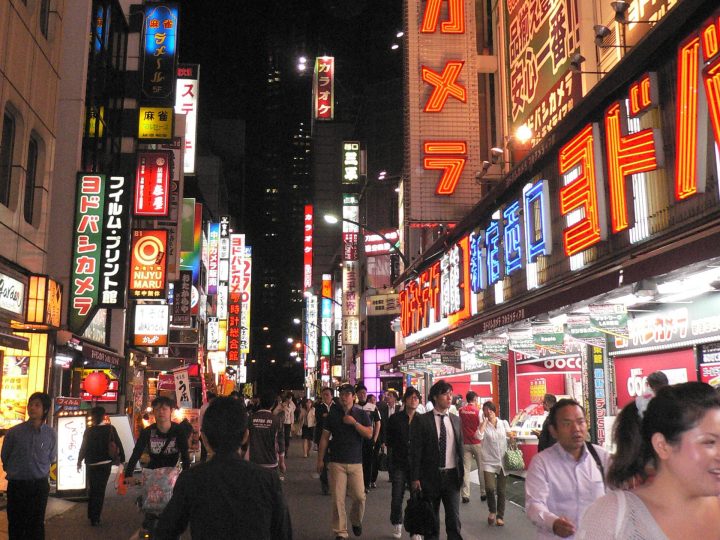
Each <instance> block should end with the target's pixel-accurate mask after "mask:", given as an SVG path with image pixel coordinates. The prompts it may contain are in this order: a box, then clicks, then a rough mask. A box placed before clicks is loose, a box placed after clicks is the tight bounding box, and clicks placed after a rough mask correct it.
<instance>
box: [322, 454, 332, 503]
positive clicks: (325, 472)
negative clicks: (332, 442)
mask: <svg viewBox="0 0 720 540" xmlns="http://www.w3.org/2000/svg"><path fill="white" fill-rule="evenodd" d="M327 456H328V453H327V450H325V455H324V456H323V463H324V466H323V470H322V472H321V473H320V486H321V487H322V490H323V493H327V492H328V491H329V490H330V484H329V481H328V461H327Z"/></svg>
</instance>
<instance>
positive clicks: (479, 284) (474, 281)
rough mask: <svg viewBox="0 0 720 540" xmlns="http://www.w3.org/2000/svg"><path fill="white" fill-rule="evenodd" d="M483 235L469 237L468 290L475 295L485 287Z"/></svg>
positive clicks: (475, 234) (477, 234) (481, 233)
mask: <svg viewBox="0 0 720 540" xmlns="http://www.w3.org/2000/svg"><path fill="white" fill-rule="evenodd" d="M485 276H486V274H485V233H484V232H482V231H481V232H477V233H472V234H471V235H470V289H471V290H472V292H473V293H475V294H477V293H479V292H480V291H482V290H483V289H485V287H487V282H486V280H485Z"/></svg>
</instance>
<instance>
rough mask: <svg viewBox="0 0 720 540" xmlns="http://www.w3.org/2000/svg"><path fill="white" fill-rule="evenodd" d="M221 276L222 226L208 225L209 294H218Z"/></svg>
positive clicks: (216, 224)
mask: <svg viewBox="0 0 720 540" xmlns="http://www.w3.org/2000/svg"><path fill="white" fill-rule="evenodd" d="M219 275H220V224H219V223H209V224H208V266H207V283H208V290H207V293H208V294H212V295H214V294H217V288H218V278H219Z"/></svg>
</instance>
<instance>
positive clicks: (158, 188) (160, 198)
mask: <svg viewBox="0 0 720 540" xmlns="http://www.w3.org/2000/svg"><path fill="white" fill-rule="evenodd" d="M171 166H172V153H171V152H157V151H153V152H146V151H140V152H138V158H137V169H136V171H135V204H134V206H133V212H134V214H135V215H136V216H138V217H164V216H167V214H168V208H169V201H170V198H169V192H170V173H171Z"/></svg>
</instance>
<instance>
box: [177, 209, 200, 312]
mask: <svg viewBox="0 0 720 540" xmlns="http://www.w3.org/2000/svg"><path fill="white" fill-rule="evenodd" d="M181 224H182V232H181V234H180V246H181V251H180V270H190V271H191V272H192V277H193V279H192V286H193V294H192V304H191V308H190V309H191V314H192V315H198V312H199V303H200V302H199V300H200V248H201V238H202V204H200V203H197V202H195V199H183V206H182V221H181Z"/></svg>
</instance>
